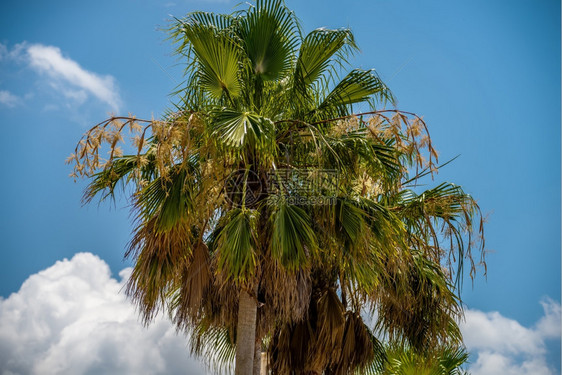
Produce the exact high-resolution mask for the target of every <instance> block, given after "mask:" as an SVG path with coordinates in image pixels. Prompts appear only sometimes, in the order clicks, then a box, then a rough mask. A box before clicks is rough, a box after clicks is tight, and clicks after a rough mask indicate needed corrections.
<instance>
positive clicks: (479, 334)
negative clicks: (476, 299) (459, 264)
mask: <svg viewBox="0 0 562 375" xmlns="http://www.w3.org/2000/svg"><path fill="white" fill-rule="evenodd" d="M541 305H542V306H543V309H544V316H543V317H542V318H541V319H540V320H539V321H538V322H537V324H536V325H535V326H534V327H531V328H527V327H524V326H523V325H521V324H520V323H519V322H517V321H516V320H513V319H509V318H506V317H504V316H503V315H501V314H500V313H499V312H488V313H485V312H482V311H478V310H467V311H466V313H465V318H466V321H465V322H464V323H462V324H461V330H462V331H463V335H464V340H465V344H466V346H467V348H468V350H469V351H470V352H471V353H472V358H476V359H473V360H472V361H473V363H472V365H471V366H470V368H469V371H470V373H471V374H472V375H494V374H505V375H553V374H554V370H553V369H552V368H551V367H550V366H548V364H547V360H546V354H547V348H548V346H547V340H549V339H560V303H557V302H555V301H553V300H551V299H548V298H547V299H544V300H543V301H542V302H541Z"/></svg>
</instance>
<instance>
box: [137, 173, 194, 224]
mask: <svg viewBox="0 0 562 375" xmlns="http://www.w3.org/2000/svg"><path fill="white" fill-rule="evenodd" d="M194 194H195V187H194V184H193V180H192V178H191V176H190V175H188V173H187V171H186V170H185V169H184V168H176V170H175V172H174V173H171V174H169V175H168V176H166V178H164V177H159V178H156V179H154V180H153V181H152V182H151V183H149V184H148V185H147V186H146V187H145V188H144V189H143V190H141V191H140V192H139V193H138V194H137V196H136V200H135V205H136V206H138V207H139V208H140V210H141V213H142V218H141V219H140V220H150V219H151V218H153V217H155V218H156V224H157V226H158V228H159V229H160V230H168V229H170V228H171V227H173V226H174V225H175V224H176V223H178V222H180V221H182V220H185V219H186V218H187V217H188V215H189V213H190V211H191V208H192V199H193V198H192V197H193V195H194Z"/></svg>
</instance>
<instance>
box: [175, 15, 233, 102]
mask: <svg viewBox="0 0 562 375" xmlns="http://www.w3.org/2000/svg"><path fill="white" fill-rule="evenodd" d="M181 24H182V28H181V30H182V33H183V35H184V37H185V42H184V43H185V44H186V45H185V46H182V48H183V49H186V48H189V49H190V51H189V52H188V54H189V53H190V52H191V53H193V54H194V55H195V57H196V59H195V60H194V61H193V64H195V65H196V66H195V67H194V68H195V70H194V71H195V72H196V74H197V76H198V83H199V84H200V85H201V86H203V87H204V88H205V89H206V91H207V92H208V93H209V94H210V95H211V96H212V97H214V98H215V99H220V98H221V97H222V96H223V95H226V96H227V97H228V98H235V97H237V96H238V95H239V94H240V90H241V83H240V80H239V74H240V64H239V60H240V53H241V50H240V47H239V46H238V44H237V42H236V41H235V40H234V39H233V38H231V37H230V36H229V35H228V34H227V33H225V32H221V30H219V29H217V28H215V27H212V26H208V25H203V24H201V23H199V22H197V19H188V20H187V21H181Z"/></svg>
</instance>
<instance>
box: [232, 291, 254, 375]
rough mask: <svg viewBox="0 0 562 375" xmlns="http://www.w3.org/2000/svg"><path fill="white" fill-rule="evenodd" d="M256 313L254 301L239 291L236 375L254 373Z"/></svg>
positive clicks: (244, 292)
mask: <svg viewBox="0 0 562 375" xmlns="http://www.w3.org/2000/svg"><path fill="white" fill-rule="evenodd" d="M257 311H258V305H257V302H256V300H255V299H254V298H252V297H251V296H250V294H249V293H248V292H246V291H245V290H241V291H240V301H239V303H238V326H237V329H236V369H235V374H236V375H250V374H253V371H254V356H255V346H256V345H255V344H256V315H257Z"/></svg>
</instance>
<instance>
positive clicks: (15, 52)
mask: <svg viewBox="0 0 562 375" xmlns="http://www.w3.org/2000/svg"><path fill="white" fill-rule="evenodd" d="M3 60H4V61H10V62H13V63H16V64H18V65H27V66H28V67H30V68H31V69H33V70H34V71H36V72H37V73H39V74H41V75H43V76H44V77H45V78H46V84H47V87H50V88H51V89H52V90H54V91H55V92H58V93H60V94H62V95H63V96H64V98H66V99H67V101H68V106H70V107H72V106H76V105H81V104H83V103H84V102H86V100H87V99H88V98H90V97H94V98H96V99H98V100H99V101H101V102H102V103H104V104H106V105H108V106H109V107H110V108H111V110H113V111H116V112H118V111H119V107H120V106H121V104H122V100H121V97H120V96H119V90H118V87H117V83H116V81H115V78H114V77H113V76H111V75H100V74H97V73H94V72H91V71H88V70H86V69H84V68H83V67H82V66H80V64H79V63H78V62H76V61H74V60H72V59H71V58H69V57H68V56H64V55H63V53H62V51H61V49H60V48H58V47H55V46H46V45H43V44H29V43H27V42H22V43H19V44H16V45H14V46H13V48H11V49H9V48H8V47H7V46H6V45H4V44H0V61H3Z"/></svg>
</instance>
